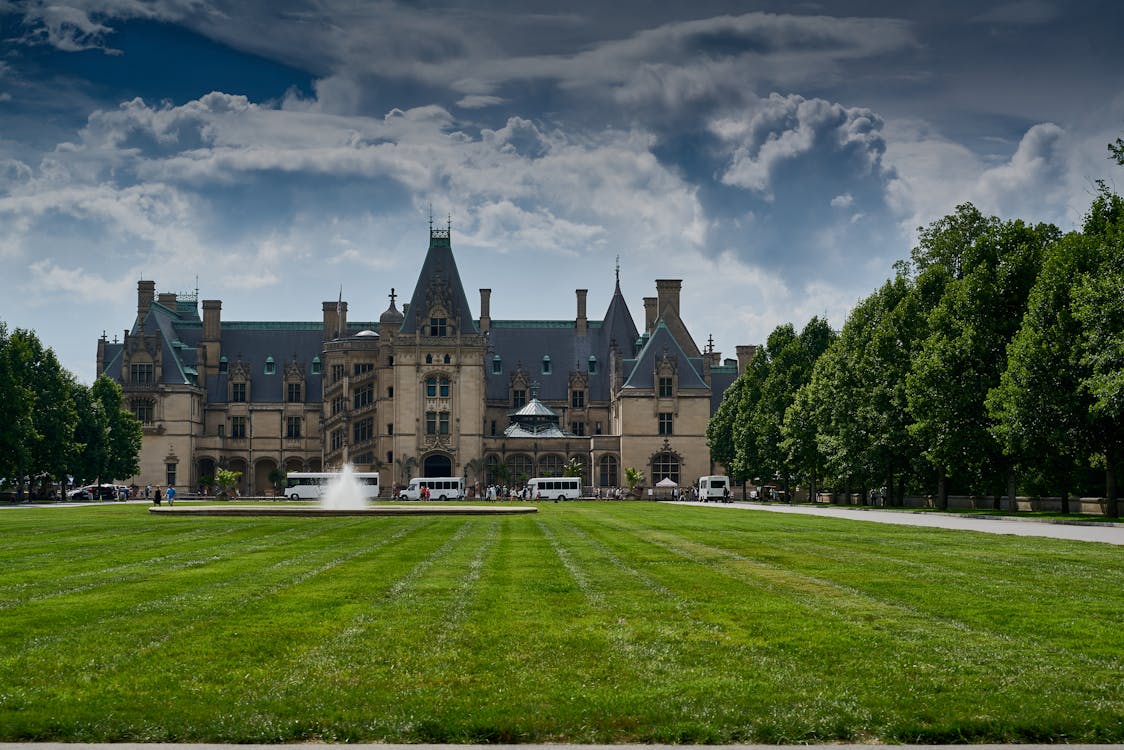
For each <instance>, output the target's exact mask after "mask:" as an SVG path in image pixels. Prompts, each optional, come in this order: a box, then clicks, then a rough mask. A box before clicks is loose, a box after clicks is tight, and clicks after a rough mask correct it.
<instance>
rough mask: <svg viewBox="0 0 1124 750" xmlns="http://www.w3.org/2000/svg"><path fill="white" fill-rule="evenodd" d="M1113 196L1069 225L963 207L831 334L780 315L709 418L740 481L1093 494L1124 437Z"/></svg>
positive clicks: (1111, 491)
mask: <svg viewBox="0 0 1124 750" xmlns="http://www.w3.org/2000/svg"><path fill="white" fill-rule="evenodd" d="M1122 289H1124V200H1122V199H1121V198H1120V197H1119V196H1117V195H1115V194H1112V193H1111V192H1109V191H1108V190H1107V189H1106V188H1105V187H1104V185H1103V184H1099V191H1098V194H1097V195H1096V198H1095V199H1094V200H1093V203H1092V206H1091V208H1090V209H1089V212H1088V214H1087V215H1086V217H1085V220H1084V224H1083V226H1082V228H1081V230H1080V231H1075V232H1071V233H1069V234H1065V235H1063V234H1062V233H1061V232H1060V231H1059V230H1058V229H1057V228H1056V227H1054V226H1052V225H1048V224H1037V225H1029V224H1025V223H1023V222H1022V221H1018V220H1015V221H1001V220H1000V219H998V218H996V217H987V216H984V215H983V214H981V213H980V212H979V211H978V210H977V209H976V208H975V207H974V206H972V205H970V204H965V205H962V206H959V207H957V209H956V211H955V212H954V213H952V214H951V215H949V216H946V217H944V218H942V219H940V220H938V221H936V222H934V223H932V224H931V225H930V226H928V227H927V228H924V229H921V230H920V239H919V242H918V245H917V247H916V248H915V249H914V250H913V252H912V255H911V259H910V260H909V261H908V262H899V263H898V264H896V265H895V275H894V277H893V278H891V279H889V280H888V281H886V283H884V284H883V285H882V286H881V287H880V288H879V289H877V290H876V291H875V292H874V293H873V294H871V295H870V296H869V297H867V298H866V299H863V300H862V301H860V302H859V303H858V304H857V305H856V306H855V308H854V309H853V310H852V312H851V314H850V316H849V317H848V318H847V321H846V323H845V324H844V325H843V328H842V330H841V331H839V332H838V333H836V332H834V331H832V330H831V329H830V328H829V326H828V325H827V323H826V322H825V321H824V320H822V319H819V318H813V319H812V321H811V322H810V323H808V325H806V326H805V327H804V329H803V330H802V331H800V332H799V333H797V331H796V330H795V329H794V327H793V326H792V325H782V326H780V327H778V328H777V329H776V330H774V331H773V333H772V334H771V335H770V336H769V338H768V341H767V342H766V343H765V345H764V346H763V347H760V348H759V350H758V352H757V353H756V355H755V356H754V358H753V359H752V361H751V362H750V363H749V364H748V366H747V367H746V368H745V370H744V371H743V372H742V374H741V375H740V376H739V377H738V379H737V380H736V381H735V382H734V383H733V385H732V386H731V387H730V388H729V389H728V390H727V391H726V395H725V397H724V399H723V401H722V404H721V407H720V408H719V410H718V412H717V413H716V414H715V416H714V417H713V419H711V421H710V424H709V426H708V427H707V440H708V443H709V445H710V449H711V452H712V455H713V456H714V458H715V460H716V461H718V462H720V463H721V464H723V465H724V466H725V467H726V469H727V471H728V472H729V474H730V475H731V476H732V477H733V478H734V480H735V481H737V482H739V483H744V482H746V481H749V480H754V479H760V480H761V483H767V482H773V481H776V482H778V483H783V484H784V486H785V490H786V493H787V491H788V490H789V488H790V485H792V484H794V483H795V484H800V485H802V486H804V487H808V488H809V489H810V491H811V492H812V493H813V495H814V494H815V493H816V492H817V491H818V490H820V488H824V489H830V490H832V491H834V492H846V493H848V494H850V493H851V492H856V491H857V492H862V493H863V496H864V497H865V496H866V494H867V491H868V490H870V489H873V488H885V489H886V492H887V495H888V497H889V502H892V503H895V504H902V503H903V502H904V497H905V496H906V494H915V493H916V494H934V495H935V496H936V499H937V504H938V505H939V507H942V508H944V507H947V504H948V495H949V494H971V495H981V496H992V497H994V498H995V499H996V502H997V503H998V498H999V497H1000V496H1002V495H1004V494H1006V495H1009V496H1014V495H1015V494H1029V495H1051V496H1060V497H1061V498H1062V503H1063V510H1064V511H1065V512H1068V510H1069V498H1070V497H1071V495H1075V494H1080V495H1096V496H1101V495H1103V496H1104V497H1106V498H1107V513H1108V515H1110V516H1113V517H1116V516H1118V510H1117V503H1116V479H1115V477H1116V471H1117V470H1118V469H1119V468H1120V465H1121V458H1122V453H1124V452H1122V450H1121V449H1122V447H1124V446H1122V442H1124V422H1122V417H1124V294H1122V293H1121V290H1122Z"/></svg>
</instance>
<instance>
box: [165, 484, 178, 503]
mask: <svg viewBox="0 0 1124 750" xmlns="http://www.w3.org/2000/svg"><path fill="white" fill-rule="evenodd" d="M167 498H168V505H175V504H176V488H175V487H172V486H171V485H169V486H168V493H167Z"/></svg>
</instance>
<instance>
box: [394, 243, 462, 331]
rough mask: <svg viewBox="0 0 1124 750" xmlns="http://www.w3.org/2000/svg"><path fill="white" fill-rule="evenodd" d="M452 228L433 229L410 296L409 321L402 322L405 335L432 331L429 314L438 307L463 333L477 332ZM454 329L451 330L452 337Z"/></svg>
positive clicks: (449, 321) (407, 315) (406, 318)
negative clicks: (455, 252)
mask: <svg viewBox="0 0 1124 750" xmlns="http://www.w3.org/2000/svg"><path fill="white" fill-rule="evenodd" d="M451 234H452V230H451V229H448V228H446V229H433V228H432V227H430V230H429V250H428V251H427V252H426V254H425V262H423V263H422V269H421V273H420V274H419V275H418V283H417V286H415V287H414V294H413V296H411V297H410V306H409V307H408V308H407V312H406V315H405V319H404V320H403V321H402V328H401V330H402V332H403V333H418V332H419V331H421V332H422V333H425V332H426V331H428V328H427V326H428V324H429V317H430V315H429V313H430V311H431V310H433V309H434V308H435V307H441V308H443V309H444V311H445V313H446V316H447V322H448V324H449V325H450V326H455V327H456V330H457V331H458V332H460V333H477V332H478V330H477V328H476V322H475V321H474V320H473V318H472V309H471V308H469V306H468V297H467V296H465V293H464V285H463V284H462V283H461V275H460V272H458V271H457V262H456V260H455V259H454V258H453V247H452V243H451V241H450V235H451ZM451 333H452V330H451V329H450V334H451Z"/></svg>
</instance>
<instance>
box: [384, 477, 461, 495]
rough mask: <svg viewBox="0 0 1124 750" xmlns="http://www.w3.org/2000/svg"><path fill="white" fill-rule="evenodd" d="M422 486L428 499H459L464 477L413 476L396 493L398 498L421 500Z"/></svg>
mask: <svg viewBox="0 0 1124 750" xmlns="http://www.w3.org/2000/svg"><path fill="white" fill-rule="evenodd" d="M422 487H425V488H427V489H428V490H429V499H430V500H460V499H462V498H463V497H464V477H415V478H414V479H411V480H410V483H409V484H408V485H406V488H405V489H404V490H402V491H401V492H399V493H398V499H399V500H421V499H422Z"/></svg>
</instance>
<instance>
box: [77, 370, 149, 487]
mask: <svg viewBox="0 0 1124 750" xmlns="http://www.w3.org/2000/svg"><path fill="white" fill-rule="evenodd" d="M90 395H91V396H92V397H93V398H95V399H96V400H97V401H98V402H100V403H101V408H102V412H103V413H104V414H105V418H106V426H107V428H108V433H107V435H106V440H107V444H106V448H107V450H106V457H105V466H104V467H103V471H102V473H101V474H100V477H101V478H103V479H125V478H126V477H131V476H135V475H136V474H137V473H139V472H140V461H139V457H140V449H141V441H142V439H143V438H144V428H143V426H142V425H141V423H140V420H138V419H137V418H136V416H134V415H133V414H132V413H131V412H127V411H125V410H124V409H123V408H122V401H123V399H122V394H121V386H120V385H118V384H117V383H116V382H115V381H113V380H112V379H110V378H109V377H108V376H107V375H104V374H103V375H99V376H98V379H97V380H95V381H94V384H93V385H92V386H90Z"/></svg>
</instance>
